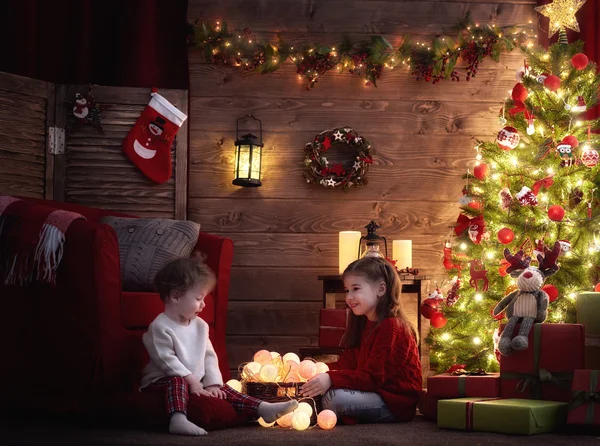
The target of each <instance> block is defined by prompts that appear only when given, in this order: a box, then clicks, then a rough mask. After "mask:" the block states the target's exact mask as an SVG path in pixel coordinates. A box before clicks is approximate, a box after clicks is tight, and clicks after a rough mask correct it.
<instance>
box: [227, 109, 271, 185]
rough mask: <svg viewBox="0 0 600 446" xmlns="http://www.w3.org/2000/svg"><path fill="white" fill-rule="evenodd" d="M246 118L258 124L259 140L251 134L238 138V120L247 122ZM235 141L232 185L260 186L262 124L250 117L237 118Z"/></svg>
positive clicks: (262, 145)
mask: <svg viewBox="0 0 600 446" xmlns="http://www.w3.org/2000/svg"><path fill="white" fill-rule="evenodd" d="M248 118H252V119H254V120H256V121H258V122H259V125H260V139H259V140H258V141H257V140H256V139H257V138H256V136H254V135H253V134H251V133H247V134H245V135H243V136H242V138H241V139H239V137H238V129H239V123H240V119H244V120H247V119H248ZM235 139H236V141H235V162H234V170H233V173H234V175H235V178H234V180H233V184H235V185H236V186H250V187H258V186H261V185H262V183H261V182H260V169H261V162H262V148H263V147H264V144H263V142H262V122H261V121H260V119H256V118H255V117H254V116H252V115H247V116H243V117H241V118H238V120H237V122H236V124H235Z"/></svg>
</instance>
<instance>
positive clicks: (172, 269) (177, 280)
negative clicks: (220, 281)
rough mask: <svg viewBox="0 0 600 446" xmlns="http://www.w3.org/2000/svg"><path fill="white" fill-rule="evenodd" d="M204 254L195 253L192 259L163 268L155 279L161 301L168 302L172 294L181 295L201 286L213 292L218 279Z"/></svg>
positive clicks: (182, 259) (172, 263)
mask: <svg viewBox="0 0 600 446" xmlns="http://www.w3.org/2000/svg"><path fill="white" fill-rule="evenodd" d="M205 258H206V257H205V256H204V254H202V253H195V254H194V255H192V256H191V257H186V258H180V259H176V260H173V261H171V262H169V263H167V264H166V265H165V266H163V267H162V268H161V269H160V270H159V271H158V272H157V273H156V276H155V277H154V285H155V287H156V289H157V291H158V294H159V295H160V299H161V300H162V301H163V302H166V301H167V299H168V298H169V296H171V295H172V293H176V294H178V295H181V294H183V293H185V292H186V291H187V290H189V289H190V288H192V287H194V286H197V285H201V286H206V287H207V288H209V289H210V290H212V289H213V288H214V287H215V285H216V283H217V277H216V276H215V273H214V272H213V270H211V269H210V268H209V267H208V265H207V264H206V263H204V259H205Z"/></svg>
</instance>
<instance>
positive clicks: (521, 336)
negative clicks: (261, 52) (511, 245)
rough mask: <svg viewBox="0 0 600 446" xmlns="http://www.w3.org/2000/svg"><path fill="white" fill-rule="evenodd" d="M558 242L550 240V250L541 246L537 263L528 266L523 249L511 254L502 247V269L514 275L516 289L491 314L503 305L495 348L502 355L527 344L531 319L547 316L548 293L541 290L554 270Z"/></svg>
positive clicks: (500, 311)
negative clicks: (502, 322) (503, 316)
mask: <svg viewBox="0 0 600 446" xmlns="http://www.w3.org/2000/svg"><path fill="white" fill-rule="evenodd" d="M560 251H561V246H560V243H559V242H556V243H554V247H553V248H552V250H550V249H548V248H544V255H540V254H538V256H537V259H538V265H539V266H537V267H535V266H529V264H530V262H531V257H529V256H527V257H524V256H523V251H519V252H517V253H516V254H515V255H511V254H510V251H509V250H508V248H506V249H505V250H504V258H505V259H506V260H507V261H508V262H509V263H510V266H509V267H508V268H507V269H506V271H507V272H508V273H509V274H510V276H511V277H514V278H517V286H518V287H519V288H518V289H517V290H515V291H513V292H512V293H510V294H508V295H507V296H505V297H504V298H503V299H502V300H501V301H500V302H498V304H497V305H496V307H495V308H494V311H493V314H494V316H498V315H499V314H500V313H502V311H503V310H504V309H506V317H507V318H508V323H507V324H506V327H504V331H503V332H502V334H501V335H500V341H499V343H498V350H499V351H500V353H501V354H502V355H505V356H507V355H510V354H511V353H513V352H514V351H518V350H526V349H527V348H528V347H529V342H528V337H529V331H530V330H531V327H532V326H533V324H534V322H538V323H541V322H544V321H545V320H546V317H547V316H548V294H546V292H545V291H542V286H543V285H544V281H545V280H546V278H547V277H549V276H551V275H553V274H555V273H556V272H557V271H558V265H557V264H556V259H558V255H559V254H560ZM519 321H520V322H521V327H520V328H519V333H518V334H517V336H515V337H513V332H514V330H515V327H516V325H517V323H518V322H519Z"/></svg>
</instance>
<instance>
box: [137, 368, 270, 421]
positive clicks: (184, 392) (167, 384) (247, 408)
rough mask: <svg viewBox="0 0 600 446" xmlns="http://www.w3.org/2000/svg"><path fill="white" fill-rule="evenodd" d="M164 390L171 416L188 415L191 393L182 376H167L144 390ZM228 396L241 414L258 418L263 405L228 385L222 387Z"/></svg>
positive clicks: (228, 399)
mask: <svg viewBox="0 0 600 446" xmlns="http://www.w3.org/2000/svg"><path fill="white" fill-rule="evenodd" d="M159 389H164V391H165V396H166V400H167V401H166V402H167V412H168V413H169V415H171V414H172V413H173V412H183V413H185V414H187V408H188V401H189V398H190V392H189V388H188V384H187V382H185V379H183V378H182V377H180V376H167V377H164V378H160V379H159V380H157V381H154V382H153V383H152V384H150V385H149V386H148V387H146V388H145V389H142V390H159ZM221 390H222V391H223V392H225V395H226V396H227V398H226V400H227V401H228V402H229V403H230V404H231V405H232V406H233V407H234V408H235V410H237V411H238V412H240V413H241V414H244V415H247V416H256V411H257V410H258V406H259V404H260V403H262V401H261V400H258V399H256V398H254V397H252V396H249V395H244V394H243V393H240V392H238V391H237V390H234V389H232V388H231V387H229V386H228V385H226V384H225V385H224V386H223V387H221Z"/></svg>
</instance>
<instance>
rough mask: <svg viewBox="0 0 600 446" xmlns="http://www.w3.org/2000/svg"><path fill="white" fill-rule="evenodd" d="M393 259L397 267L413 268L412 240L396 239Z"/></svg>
mask: <svg viewBox="0 0 600 446" xmlns="http://www.w3.org/2000/svg"><path fill="white" fill-rule="evenodd" d="M392 259H393V260H395V261H396V268H398V269H404V268H412V240H394V242H393V254H392Z"/></svg>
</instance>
